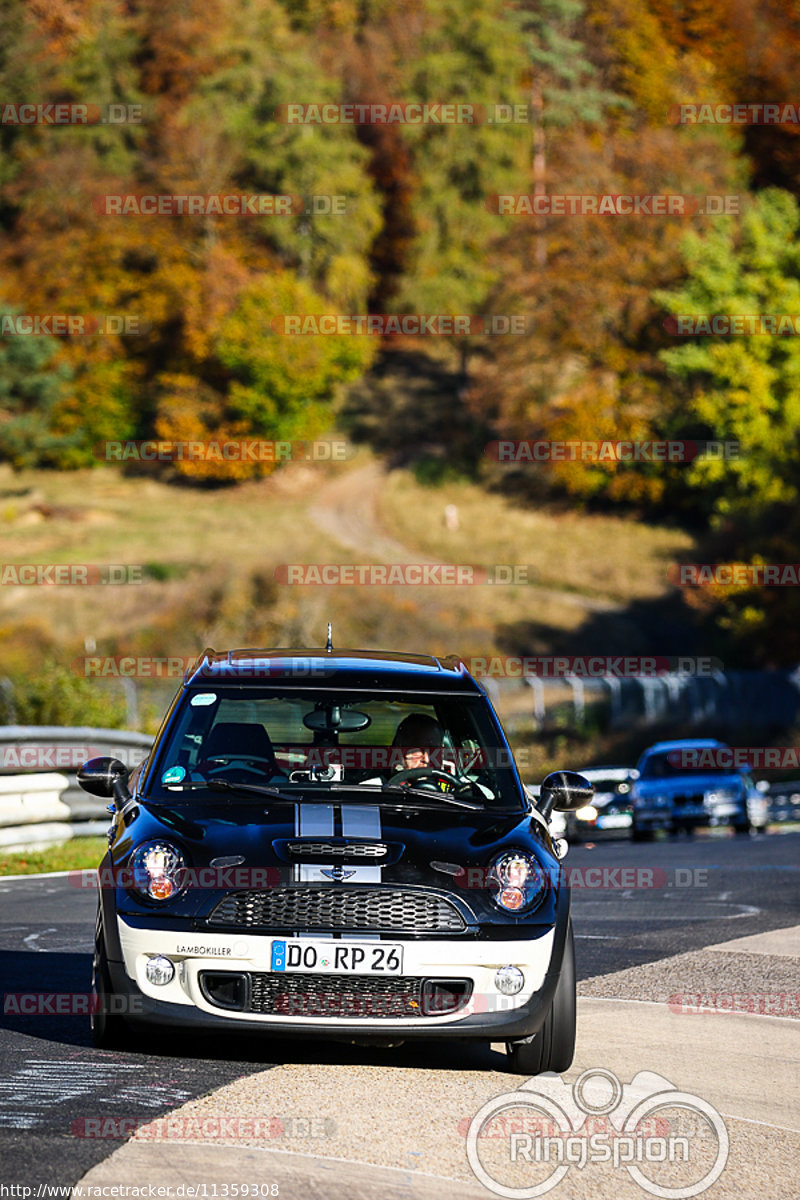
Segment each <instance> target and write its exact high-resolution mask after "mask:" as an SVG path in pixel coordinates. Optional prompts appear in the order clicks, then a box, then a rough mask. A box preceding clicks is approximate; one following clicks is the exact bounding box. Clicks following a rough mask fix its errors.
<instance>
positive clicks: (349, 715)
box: [303, 704, 372, 733]
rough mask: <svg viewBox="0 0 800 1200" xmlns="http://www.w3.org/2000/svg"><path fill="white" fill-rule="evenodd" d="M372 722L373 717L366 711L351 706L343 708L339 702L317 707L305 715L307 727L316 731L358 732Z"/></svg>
mask: <svg viewBox="0 0 800 1200" xmlns="http://www.w3.org/2000/svg"><path fill="white" fill-rule="evenodd" d="M371 723H372V718H371V717H369V716H367V714H366V713H363V712H358V711H357V710H356V709H351V708H344V709H343V708H340V707H339V705H338V704H332V705H329V706H328V707H327V708H315V709H314V711H313V712H310V713H306V715H305V716H304V717H303V724H304V725H305V727H306V729H313V730H314V732H315V733H357V732H358V730H359V729H366V728H367V726H368V725H370V724H371Z"/></svg>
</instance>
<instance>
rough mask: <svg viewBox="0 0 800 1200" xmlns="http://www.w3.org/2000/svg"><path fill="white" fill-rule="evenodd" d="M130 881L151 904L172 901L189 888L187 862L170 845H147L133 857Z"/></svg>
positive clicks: (141, 847) (151, 843)
mask: <svg viewBox="0 0 800 1200" xmlns="http://www.w3.org/2000/svg"><path fill="white" fill-rule="evenodd" d="M130 877H131V886H132V887H133V889H134V891H137V892H139V893H140V894H141V895H142V896H146V897H147V898H148V900H172V899H173V898H174V897H175V896H177V895H178V893H179V892H180V891H182V890H183V888H184V887H185V886H186V860H185V858H184V857H183V854H182V853H181V851H180V850H179V849H178V848H177V846H173V845H172V844H171V843H170V842H160V841H159V842H145V844H144V845H143V846H139V848H138V850H134V852H133V854H132V855H131V861H130Z"/></svg>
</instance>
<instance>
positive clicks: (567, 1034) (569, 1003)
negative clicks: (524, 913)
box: [506, 921, 576, 1075]
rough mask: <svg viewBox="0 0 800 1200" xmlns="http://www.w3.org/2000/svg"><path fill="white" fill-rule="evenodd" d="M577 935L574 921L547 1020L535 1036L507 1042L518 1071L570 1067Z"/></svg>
mask: <svg viewBox="0 0 800 1200" xmlns="http://www.w3.org/2000/svg"><path fill="white" fill-rule="evenodd" d="M575 996H576V987H575V938H574V935H573V933H572V922H571V921H570V923H569V928H568V929H567V941H566V944H565V946H564V959H563V961H562V963H561V974H560V975H559V977H558V985H557V987H556V991H555V995H554V996H553V1000H552V1003H551V1005H550V1007H549V1009H548V1010H547V1016H546V1017H545V1019H544V1024H543V1025H542V1028H541V1029H540V1030H539V1032H538V1033H535V1034H534V1035H533V1037H530V1038H525V1039H524V1040H522V1041H519V1042H506V1050H507V1052H508V1066H509V1069H510V1070H511V1071H512V1072H513V1073H514V1074H515V1075H539V1074H541V1073H542V1072H543V1071H558V1072H561V1071H566V1070H567V1069H568V1068H569V1067H570V1066H571V1065H572V1059H573V1057H574V1054H575V1010H576V999H575Z"/></svg>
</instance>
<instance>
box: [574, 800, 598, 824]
mask: <svg viewBox="0 0 800 1200" xmlns="http://www.w3.org/2000/svg"><path fill="white" fill-rule="evenodd" d="M575 816H576V817H577V818H578V820H579V821H596V820H597V809H596V808H595V806H594V805H593V804H584V806H583V808H579V809H577V810H576V812H575Z"/></svg>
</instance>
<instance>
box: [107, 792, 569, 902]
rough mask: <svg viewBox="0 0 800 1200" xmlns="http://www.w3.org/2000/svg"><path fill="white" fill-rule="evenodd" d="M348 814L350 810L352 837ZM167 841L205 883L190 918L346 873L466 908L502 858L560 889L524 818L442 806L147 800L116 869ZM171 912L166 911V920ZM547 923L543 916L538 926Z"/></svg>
mask: <svg viewBox="0 0 800 1200" xmlns="http://www.w3.org/2000/svg"><path fill="white" fill-rule="evenodd" d="M356 809H357V810H358V811H357V812H356V811H355V810H356ZM343 810H349V811H346V813H345V820H346V822H347V824H346V826H345V829H346V832H345V834H344V835H343V833H342V816H343ZM300 828H301V829H302V833H298V829H300ZM162 838H163V839H166V840H168V841H170V842H171V843H173V844H174V845H177V846H178V847H179V848H180V850H181V851H182V853H183V854H184V857H185V859H186V862H187V866H188V868H189V870H190V872H193V873H195V877H201V878H202V880H203V882H201V883H200V886H199V888H196V889H192V890H191V895H190V894H188V893H187V894H185V895H184V896H183V897H182V899H181V901H180V902H176V908H180V909H181V910H183V912H184V914H188V913H189V912H190V911H193V912H194V913H195V914H196V915H200V914H201V913H202V912H204V911H205V910H206V907H208V906H213V903H215V902H216V901H217V900H218V898H219V896H220V894H222V893H226V892H229V891H233V890H239V889H248V888H251V887H253V888H257V887H261V888H263V887H280V886H286V885H291V884H293V883H298V882H319V883H322V884H324V883H325V882H326V881H327V879H330V881H331V882H334V883H341V882H342V880H341V879H337V877H336V876H335V875H334V876H328V877H324V876H322V875H321V873H320V868H323V869H327V870H330V869H332V868H334V867H336V866H340V867H342V868H343V869H344V870H345V871H347V872H348V874H347V875H346V878H345V880H344V882H349V883H378V884H395V885H410V886H414V885H416V886H425V887H429V888H430V887H433V888H440V889H445V890H448V891H455V892H459V893H461V894H462V896H463V897H464V899H465V900H467V901H468V902H469V901H470V900H471V899H477V898H478V893H484V894H485V891H486V870H487V868H488V866H489V864H490V863H491V861H492V859H493V858H494V857H495V856H496V855H497V854H499V853H501V852H502V851H503V850H506V849H508V850H512V849H513V850H524V851H526V852H527V853H532V854H533V855H534V856H535V857H536V858H537V859H538V860H539V862H540V864H541V866H542V867H543V869H544V870H545V872H546V873H547V874H548V876H549V878H550V880H552V881H553V882H555V881H556V880H558V878H559V869H560V868H559V863H558V860H557V859H556V857H555V856H554V854H553V853H552V849H551V844H550V841H549V836H548V834H547V832H546V831H545V830H544V828H543V827H542V825H541V824H540V822H539V821H537V819H536V818H535V817H533V816H532V815H531V814H530V813H528V812H523V811H520V812H515V813H511V814H506V813H492V812H491V811H482V812H471V811H467V810H457V809H455V808H446V807H444V806H442V809H441V811H440V810H438V809H437V810H435V811H433V810H428V809H412V810H398V809H396V808H393V807H391V806H378V805H375V804H368V803H364V804H361V803H359V804H358V805H357V806H356V805H353V804H352V803H350V804H347V805H342V804H341V803H337V802H336V799H335V798H334V801H333V803H331V804H327V803H326V804H321V803H319V802H318V801H314V802H312V803H305V804H304V803H302V802H300V803H298V804H297V805H292V804H280V805H274V806H272V805H270V803H269V799H268V798H265V799H264V800H261V799H260V798H258V797H254V798H253V799H252V800H250V799H247V800H246V801H240V800H238V798H234V799H232V800H227V799H226V800H223V801H218V800H216V799H215V800H213V801H209V800H206V799H203V800H202V801H200V802H199V803H198V802H196V801H193V802H191V803H180V804H175V805H165V804H163V803H149V802H145V801H142V800H139V801H138V802H136V803H135V805H132V806H131V807H130V814H129V819H128V820H127V823H126V826H125V829H124V831H120V833H119V834H118V835H117V837H116V839H115V841H114V845H113V848H112V858H113V861H114V862H115V863H116V864H119V865H123V866H124V864H125V863H126V862H127V860H128V857H129V855H130V853H131V851H132V850H134V849H135V848H136V847H137V846H140V845H142V843H144V842H147V841H150V840H153V839H162ZM309 842H311V843H313V846H312V847H311V848H310V849H309V850H308V851H307V852H306V851H305V850H303V849H301V850H300V852H298V847H303V846H304V845H307V844H308V843H309ZM348 842H350V843H353V842H355V843H361V844H364V843H366V844H368V845H370V846H374V847H377V848H379V849H383V850H384V853H383V854H381V856H380V857H374V858H366V859H363V858H357V859H356V858H350V857H348V856H344V855H342V853H341V848H342V847H343V846H344V845H345V844H346V843H348ZM551 890H552V889H551ZM118 904H120V907H122V908H125V909H127V908H129V906H130V905H134V906H135V907H136V908H138V910H139V912H141V908H140V906H139V904H138V903H137V901H136V900H135V899H131V898H130V896H128V895H127V894H126V893H124V891H123V889H120V890H119V891H118ZM170 907H172V904H171V903H170ZM478 907H480V908H483V907H484V905H483V903H479V905H478ZM151 911H152V910H151ZM164 911H166V910H165V909H164V908H162V907H161V906H159V912H164ZM173 911H175V909H173ZM542 916H543V913H542V912H541V910H540V911H538V912H537V917H538V918H539V919H541V917H542ZM492 919H496V916H495V915H493V918H492ZM504 919H505V920H509V919H512V920H513V919H514V918H509V917H508V916H505V917H504ZM545 919H546V918H545Z"/></svg>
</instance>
